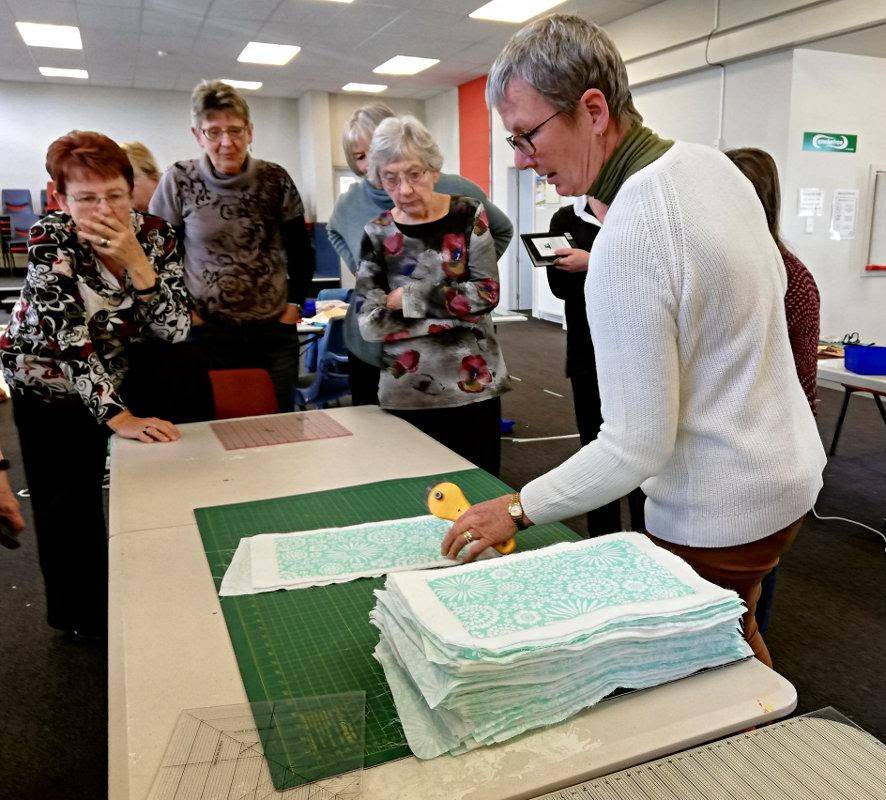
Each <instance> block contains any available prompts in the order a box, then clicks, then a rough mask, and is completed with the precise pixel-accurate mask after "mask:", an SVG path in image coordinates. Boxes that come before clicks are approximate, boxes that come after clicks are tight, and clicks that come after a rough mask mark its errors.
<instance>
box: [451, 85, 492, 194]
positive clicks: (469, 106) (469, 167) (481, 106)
mask: <svg viewBox="0 0 886 800" xmlns="http://www.w3.org/2000/svg"><path fill="white" fill-rule="evenodd" d="M485 93H486V76H485V75H483V76H481V77H479V78H475V79H474V80H472V81H469V82H468V83H463V84H462V85H461V86H459V87H458V141H459V149H460V160H461V164H460V165H459V173H460V174H461V175H463V176H464V177H465V178H468V180H472V181H473V182H474V183H476V184H477V185H478V186H479V187H480V188H481V189H482V190H483V191H484V192H486V194H489V111H488V109H487V108H486V95H485Z"/></svg>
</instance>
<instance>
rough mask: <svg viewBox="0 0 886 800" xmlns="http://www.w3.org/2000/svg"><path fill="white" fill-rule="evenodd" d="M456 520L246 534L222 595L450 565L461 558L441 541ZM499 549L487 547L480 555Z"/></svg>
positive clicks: (396, 521)
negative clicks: (448, 551) (447, 553)
mask: <svg viewBox="0 0 886 800" xmlns="http://www.w3.org/2000/svg"><path fill="white" fill-rule="evenodd" d="M451 524H452V523H451V522H447V521H446V520H442V519H438V518H437V517H433V516H421V517H408V518H405V519H394V520H386V521H383V522H369V523H364V524H361V525H349V526H347V527H342V528H322V529H317V530H311V531H295V532H291V533H265V534H259V535H257V536H250V537H244V538H242V539H241V540H240V543H239V544H238V546H237V550H236V552H235V553H234V557H233V559H232V560H231V563H230V565H229V567H228V569H227V571H226V572H225V576H224V578H223V579H222V584H221V587H220V589H219V595H220V596H222V597H225V596H231V595H243V594H255V593H257V592H272V591H275V590H277V589H306V588H308V587H311V586H325V585H328V584H331V583H344V582H346V581H351V580H356V579H357V578H370V577H378V576H380V575H386V574H387V573H389V572H395V571H398V570H415V569H427V568H431V567H449V566H452V565H453V564H455V563H457V562H454V561H452V560H451V559H449V558H446V557H444V556H441V555H440V544H441V543H442V541H443V537H444V535H445V534H446V531H447V530H449V527H450V526H451ZM495 555H497V554H496V553H495V551H492V550H487V551H485V552H484V553H482V554H481V558H491V557H494V556H495Z"/></svg>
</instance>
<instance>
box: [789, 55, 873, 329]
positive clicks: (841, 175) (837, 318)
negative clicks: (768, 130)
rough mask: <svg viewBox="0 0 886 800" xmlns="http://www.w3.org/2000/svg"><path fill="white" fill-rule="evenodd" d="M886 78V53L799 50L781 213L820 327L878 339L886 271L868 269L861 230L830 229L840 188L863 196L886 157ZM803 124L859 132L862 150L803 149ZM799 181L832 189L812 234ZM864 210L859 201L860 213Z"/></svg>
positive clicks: (810, 128)
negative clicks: (850, 237) (815, 293)
mask: <svg viewBox="0 0 886 800" xmlns="http://www.w3.org/2000/svg"><path fill="white" fill-rule="evenodd" d="M884 80H886V59H881V58H868V57H865V56H854V55H844V54H841V53H827V52H822V51H818V50H796V51H795V52H794V56H793V85H792V91H791V106H790V122H789V129H788V150H787V170H786V173H785V175H784V180H783V181H782V198H783V200H782V215H781V227H782V233H783V236H784V238H785V240H786V242H787V244H788V246H789V247H791V248H792V249H793V250H794V251H795V252H796V253H797V255H798V256H799V257H800V259H801V260H802V261H803V263H804V264H806V266H807V267H808V268H809V269H810V271H811V272H812V274H813V275H814V276H815V280H816V283H817V284H818V288H819V291H820V293H821V330H822V334H824V335H842V334H844V333H848V332H851V331H858V332H859V333H860V334H861V337H862V339H866V340H876V341H877V342H878V343H879V344H886V277H883V276H882V275H866V274H865V273H864V272H863V269H864V261H863V257H862V255H861V254H860V253H859V252H858V251H859V241H858V237H859V236H860V235H861V231H860V230H858V231H856V237H857V238H856V240H855V241H832V240H831V238H830V236H829V231H828V229H829V222H830V212H831V200H832V198H833V192H834V190H835V189H859V190H861V192H862V203H864V190H865V188H866V186H867V174H868V166H869V165H870V164H871V163H878V164H884V163H886V104H884V102H883V96H884V95H883V91H884V90H883V84H884ZM804 131H826V132H829V133H852V134H856V135H857V136H858V152H856V153H854V154H853V153H815V152H804V151H803V149H802V147H803V132H804ZM800 187H819V188H822V189H824V190H825V192H826V194H825V207H824V215H823V216H822V217H818V218H816V219H815V227H814V231H813V232H812V233H811V234H807V233H805V221H804V220H801V219H800V218H799V217H798V216H797V194H798V190H799V189H800ZM865 211H866V209H865V208H864V207H861V208H859V218H860V219H864V217H865Z"/></svg>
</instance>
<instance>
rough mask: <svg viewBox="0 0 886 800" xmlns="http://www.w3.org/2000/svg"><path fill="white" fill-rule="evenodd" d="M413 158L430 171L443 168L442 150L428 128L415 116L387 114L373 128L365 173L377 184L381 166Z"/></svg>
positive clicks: (379, 178) (379, 179) (379, 183)
mask: <svg viewBox="0 0 886 800" xmlns="http://www.w3.org/2000/svg"><path fill="white" fill-rule="evenodd" d="M407 158H417V159H418V160H419V161H421V163H422V164H424V166H425V167H426V168H427V169H429V170H431V171H432V172H439V171H440V170H441V169H442V168H443V153H441V152H440V148H439V147H438V146H437V143H436V142H435V141H434V137H433V136H431V133H430V131H429V130H428V129H427V128H426V127H425V126H424V125H422V124H421V123H420V122H419V121H418V120H417V119H416V118H415V117H411V116H408V115H406V116H403V117H389V118H388V119H386V120H382V122H381V123H380V124H379V126H378V127H377V128H376V129H375V134H374V135H373V137H372V145H371V146H370V148H369V166H368V168H367V170H366V177H367V178H369V180H370V181H372V183H374V184H375V185H376V186H379V185H381V170H382V169H383V168H384V167H385V166H387V165H388V164H393V163H394V162H395V161H403V160H404V159H407Z"/></svg>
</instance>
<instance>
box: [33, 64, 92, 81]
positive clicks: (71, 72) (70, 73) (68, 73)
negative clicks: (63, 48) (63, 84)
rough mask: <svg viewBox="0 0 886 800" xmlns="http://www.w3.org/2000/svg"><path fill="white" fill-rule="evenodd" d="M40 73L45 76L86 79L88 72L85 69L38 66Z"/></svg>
mask: <svg viewBox="0 0 886 800" xmlns="http://www.w3.org/2000/svg"><path fill="white" fill-rule="evenodd" d="M38 69H39V70H40V74H41V75H43V76H45V77H47V78H79V79H80V80H83V81H85V80H87V79H88V78H89V73H88V72H87V71H86V70H85V69H61V68H59V67H38Z"/></svg>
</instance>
